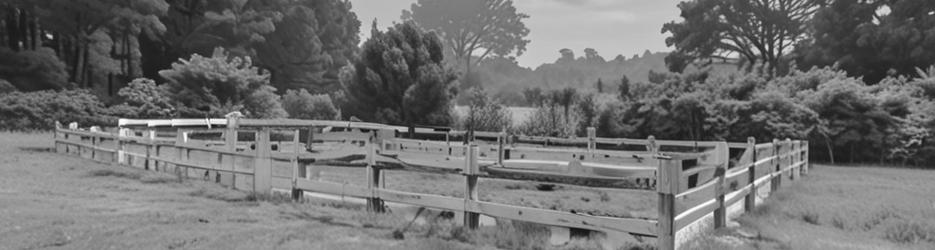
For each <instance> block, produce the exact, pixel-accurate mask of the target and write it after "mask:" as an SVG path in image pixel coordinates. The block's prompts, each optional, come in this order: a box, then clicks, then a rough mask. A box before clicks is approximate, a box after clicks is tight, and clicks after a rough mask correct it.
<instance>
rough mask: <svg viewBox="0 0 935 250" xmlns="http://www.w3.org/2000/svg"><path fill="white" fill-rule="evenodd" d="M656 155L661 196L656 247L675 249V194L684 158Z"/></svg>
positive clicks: (659, 193)
mask: <svg viewBox="0 0 935 250" xmlns="http://www.w3.org/2000/svg"><path fill="white" fill-rule="evenodd" d="M650 140H652V138H651V137H650ZM653 143H655V142H653ZM655 157H656V158H657V159H659V166H658V168H657V169H656V180H657V181H656V192H657V193H658V197H659V204H658V206H657V209H658V213H659V217H658V218H657V221H658V224H657V227H658V228H657V230H656V231H657V232H656V233H657V238H656V240H657V242H656V247H657V249H660V250H671V249H675V216H676V214H675V194H676V193H678V189H679V175H681V172H682V160H678V159H672V157H668V156H662V155H656V156H655Z"/></svg>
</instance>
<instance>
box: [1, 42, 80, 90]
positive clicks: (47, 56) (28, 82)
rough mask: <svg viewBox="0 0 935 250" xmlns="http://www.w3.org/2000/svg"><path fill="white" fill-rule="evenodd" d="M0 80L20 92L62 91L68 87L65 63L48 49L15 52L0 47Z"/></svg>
mask: <svg viewBox="0 0 935 250" xmlns="http://www.w3.org/2000/svg"><path fill="white" fill-rule="evenodd" d="M0 78H2V79H6V80H7V81H9V82H10V83H11V84H13V86H16V88H17V89H19V90H21V91H36V90H47V89H62V88H65V87H67V86H68V82H67V81H68V73H67V72H66V71H65V63H63V62H62V61H61V60H59V59H58V57H56V56H55V51H54V50H52V49H50V48H39V49H37V50H25V51H20V52H16V51H13V50H11V49H9V48H3V47H0Z"/></svg>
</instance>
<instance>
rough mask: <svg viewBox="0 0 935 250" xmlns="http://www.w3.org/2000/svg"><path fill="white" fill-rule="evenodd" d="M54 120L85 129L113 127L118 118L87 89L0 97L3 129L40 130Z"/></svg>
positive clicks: (0, 116)
mask: <svg viewBox="0 0 935 250" xmlns="http://www.w3.org/2000/svg"><path fill="white" fill-rule="evenodd" d="M55 121H59V122H62V124H68V123H70V122H78V124H80V125H81V126H82V127H85V126H93V125H99V126H104V125H106V126H113V124H116V122H117V121H116V119H115V118H114V117H113V116H111V115H110V111H109V110H108V109H106V108H105V107H104V105H103V104H102V103H101V101H100V100H99V99H98V98H97V97H96V96H94V95H93V94H91V93H90V92H88V91H87V90H63V91H52V90H45V91H36V92H13V93H8V94H2V95H0V129H2V130H41V129H51V128H54V127H55Z"/></svg>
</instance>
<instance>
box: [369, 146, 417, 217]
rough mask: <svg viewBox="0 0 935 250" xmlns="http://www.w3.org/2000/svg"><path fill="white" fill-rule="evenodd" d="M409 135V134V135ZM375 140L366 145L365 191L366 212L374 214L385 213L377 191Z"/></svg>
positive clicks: (378, 186)
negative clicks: (367, 191) (367, 195)
mask: <svg viewBox="0 0 935 250" xmlns="http://www.w3.org/2000/svg"><path fill="white" fill-rule="evenodd" d="M410 134H411V133H410ZM375 145H376V140H375V139H374V137H370V141H369V142H368V143H367V147H368V148H367V189H368V190H369V191H370V198H367V210H370V211H371V212H376V213H382V212H384V211H385V209H384V207H383V200H381V199H380V198H379V195H378V193H377V189H378V188H380V169H379V168H376V164H377V159H376V155H377V154H376V150H377V148H376V146H375Z"/></svg>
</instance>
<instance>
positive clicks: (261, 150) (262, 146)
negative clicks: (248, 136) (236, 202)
mask: <svg viewBox="0 0 935 250" xmlns="http://www.w3.org/2000/svg"><path fill="white" fill-rule="evenodd" d="M269 134H270V133H269V128H268V127H263V128H261V129H260V130H259V131H258V132H257V133H256V137H255V138H256V142H255V143H256V158H254V162H253V192H256V193H257V194H262V195H269V194H270V192H271V191H272V183H271V182H272V171H273V170H272V166H273V159H271V158H270V156H271V155H272V145H270V141H269Z"/></svg>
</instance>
